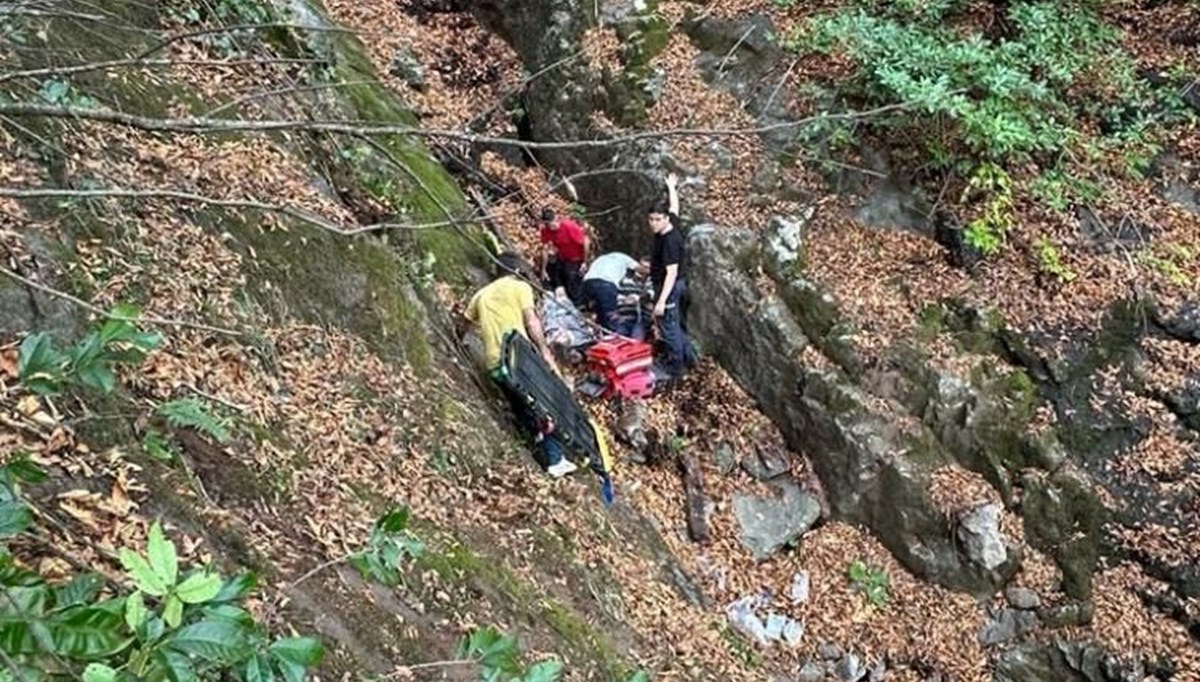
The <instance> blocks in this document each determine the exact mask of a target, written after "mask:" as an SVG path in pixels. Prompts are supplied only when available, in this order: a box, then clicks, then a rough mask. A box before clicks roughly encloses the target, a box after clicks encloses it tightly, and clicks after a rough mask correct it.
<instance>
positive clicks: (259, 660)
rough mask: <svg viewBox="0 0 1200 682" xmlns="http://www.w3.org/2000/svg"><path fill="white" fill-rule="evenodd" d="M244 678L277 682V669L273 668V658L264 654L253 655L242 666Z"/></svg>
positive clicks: (257, 681) (255, 681) (245, 679)
mask: <svg viewBox="0 0 1200 682" xmlns="http://www.w3.org/2000/svg"><path fill="white" fill-rule="evenodd" d="M242 679H243V680H244V681H245V682H275V671H274V670H273V669H272V668H271V659H269V658H267V656H266V655H264V654H254V655H253V656H251V657H250V658H249V659H247V660H246V664H245V665H244V666H243V667H242Z"/></svg>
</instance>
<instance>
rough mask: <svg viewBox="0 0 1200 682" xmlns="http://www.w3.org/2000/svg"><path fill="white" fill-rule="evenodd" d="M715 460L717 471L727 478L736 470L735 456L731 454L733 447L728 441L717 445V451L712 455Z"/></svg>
mask: <svg viewBox="0 0 1200 682" xmlns="http://www.w3.org/2000/svg"><path fill="white" fill-rule="evenodd" d="M714 454H715V456H716V460H717V471H720V472H721V473H722V474H725V475H726V476H728V475H729V474H732V473H733V471H734V470H735V469H737V465H738V461H737V455H736V454H734V452H733V446H732V445H730V444H729V441H721V442H720V443H718V444H717V450H716V452H715V453H714Z"/></svg>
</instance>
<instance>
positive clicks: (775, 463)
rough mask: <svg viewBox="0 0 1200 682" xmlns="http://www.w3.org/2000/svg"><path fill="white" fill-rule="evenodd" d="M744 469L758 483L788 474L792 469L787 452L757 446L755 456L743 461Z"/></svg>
mask: <svg viewBox="0 0 1200 682" xmlns="http://www.w3.org/2000/svg"><path fill="white" fill-rule="evenodd" d="M742 468H743V469H745V470H746V473H747V474H750V476H751V478H753V479H755V480H757V481H767V480H770V479H772V478H777V477H779V476H782V475H784V474H786V473H787V472H788V471H790V470H791V468H792V463H791V462H790V461H789V460H788V456H787V453H786V452H783V451H781V450H777V449H775V448H767V447H761V446H756V447H755V448H754V454H752V455H749V456H747V457H746V458H744V459H743V460H742Z"/></svg>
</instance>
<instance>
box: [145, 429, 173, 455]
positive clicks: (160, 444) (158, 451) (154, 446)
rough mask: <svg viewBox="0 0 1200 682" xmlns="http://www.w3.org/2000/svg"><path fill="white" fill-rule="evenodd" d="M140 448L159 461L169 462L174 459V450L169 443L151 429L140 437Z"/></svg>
mask: <svg viewBox="0 0 1200 682" xmlns="http://www.w3.org/2000/svg"><path fill="white" fill-rule="evenodd" d="M142 449H143V450H145V451H146V454H147V455H150V456H151V457H153V458H154V459H157V460H159V461H160V462H170V461H172V460H173V459H175V451H174V450H173V449H172V448H171V443H170V442H168V441H167V439H166V438H165V437H164V436H163V435H162V434H161V433H159V432H158V431H155V430H153V429H151V430H150V431H147V432H146V435H145V436H143V437H142Z"/></svg>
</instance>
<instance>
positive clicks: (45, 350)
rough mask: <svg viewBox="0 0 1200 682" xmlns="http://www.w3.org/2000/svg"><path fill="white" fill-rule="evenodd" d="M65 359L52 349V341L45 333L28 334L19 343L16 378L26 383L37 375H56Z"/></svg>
mask: <svg viewBox="0 0 1200 682" xmlns="http://www.w3.org/2000/svg"><path fill="white" fill-rule="evenodd" d="M66 362H67V357H66V356H65V355H63V354H62V353H60V352H59V351H58V350H57V349H55V348H54V341H52V340H51V339H50V335H49V334H47V333H45V332H38V333H36V334H30V335H29V336H26V337H25V340H24V341H22V342H21V347H20V350H19V351H18V355H17V376H19V377H20V378H21V381H23V382H26V383H28V382H27V379H29V377H31V376H34V375H37V374H47V375H57V373H58V372H59V371H60V370H61V369H62V367H63V365H64V364H66Z"/></svg>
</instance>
